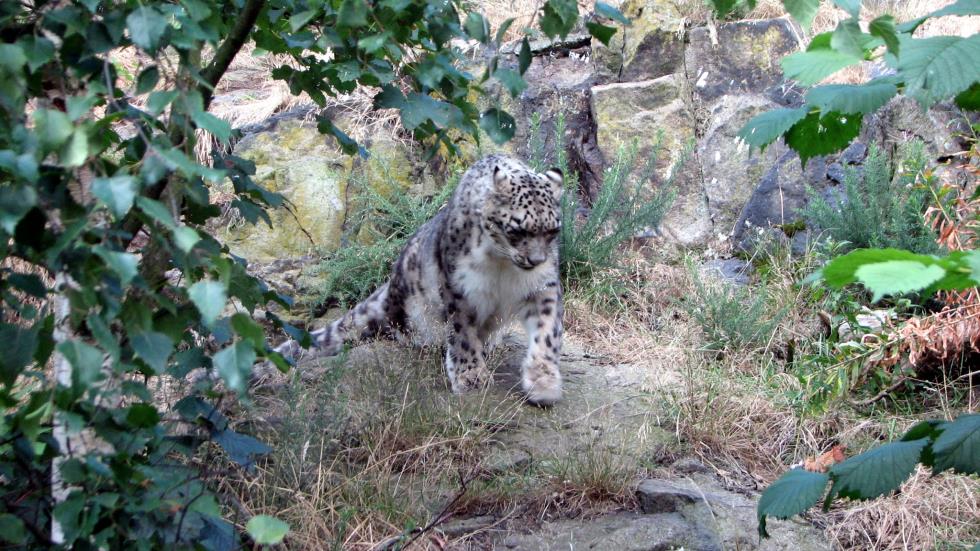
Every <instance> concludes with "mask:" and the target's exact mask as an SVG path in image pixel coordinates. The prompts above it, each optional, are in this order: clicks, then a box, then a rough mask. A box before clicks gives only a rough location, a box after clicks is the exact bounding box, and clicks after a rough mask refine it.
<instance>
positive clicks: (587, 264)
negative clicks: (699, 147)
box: [531, 113, 693, 288]
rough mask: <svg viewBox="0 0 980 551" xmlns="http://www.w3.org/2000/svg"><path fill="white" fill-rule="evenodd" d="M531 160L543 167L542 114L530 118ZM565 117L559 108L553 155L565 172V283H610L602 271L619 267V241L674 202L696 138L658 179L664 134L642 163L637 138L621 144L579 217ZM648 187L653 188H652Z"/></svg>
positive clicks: (645, 227)
mask: <svg viewBox="0 0 980 551" xmlns="http://www.w3.org/2000/svg"><path fill="white" fill-rule="evenodd" d="M531 135H532V141H531V154H532V159H531V165H532V166H533V167H535V168H538V169H542V168H544V167H543V162H542V156H543V146H542V145H541V140H540V139H539V138H538V136H539V135H540V119H539V118H537V117H535V119H533V120H532V121H531ZM564 135H565V116H564V114H561V113H559V115H558V117H557V120H556V122H555V136H556V139H555V143H556V144H558V147H557V151H556V152H555V159H556V163H557V165H558V168H559V169H561V171H562V173H564V174H565V194H564V195H563V196H562V204H561V220H562V231H561V235H560V237H559V251H560V252H559V254H560V256H561V274H562V282H563V284H564V285H565V287H566V288H570V287H573V286H575V287H580V288H581V287H587V286H588V285H591V284H600V285H601V284H602V283H603V282H608V281H607V279H608V278H604V277H603V274H604V273H605V272H607V271H608V270H610V269H612V270H616V269H617V268H618V267H619V263H618V261H617V258H616V257H617V254H618V252H619V246H620V245H621V244H622V243H623V242H624V241H626V240H627V239H630V238H631V237H634V236H636V235H638V234H640V233H641V232H643V231H645V230H648V229H650V228H655V227H657V226H658V225H659V224H660V221H661V220H662V219H663V217H664V214H666V212H667V209H669V208H670V205H671V204H672V203H673V201H674V197H675V196H676V190H675V189H674V185H673V184H674V178H675V177H676V175H677V174H678V173H680V170H681V168H682V166H683V164H684V163H685V162H686V161H687V159H688V157H689V156H690V152H691V149H692V146H693V142H692V143H691V144H688V146H687V147H686V148H685V149H684V150H683V151H682V154H681V155H680V156H679V158H678V159H677V160H676V161H675V163H674V164H673V166H672V167H671V169H670V175H669V176H668V177H667V178H665V179H663V181H661V182H657V184H658V185H656V186H649V184H650V183H651V182H656V180H657V176H656V173H655V171H656V168H657V163H658V161H659V159H660V152H661V146H662V142H663V133H662V132H661V133H660V134H658V136H657V140H656V142H655V144H654V146H653V149H652V150H651V151H650V152H649V153H648V154H647V155H648V158H647V161H646V162H645V163H643V164H642V166H639V167H638V165H637V157H638V153H639V147H638V145H637V143H636V142H635V141H634V142H633V143H631V144H629V145H623V146H621V147H620V148H619V150H618V151H617V153H616V160H615V161H613V164H612V165H611V166H609V167H608V168H606V170H605V172H604V173H603V184H602V187H601V188H600V190H599V193H598V196H597V197H596V198H595V201H593V203H592V206H591V208H589V209H588V211H587V215H586V217H585V219H584V221H583V220H581V212H582V204H581V201H580V198H579V180H578V176H577V175H576V174H573V173H571V172H570V171H569V170H568V156H567V154H566V153H565V148H564V146H563V143H564V142H563V138H564ZM637 169H639V170H637ZM649 187H653V188H654V189H653V190H650V189H649Z"/></svg>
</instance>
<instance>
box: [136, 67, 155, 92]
mask: <svg viewBox="0 0 980 551" xmlns="http://www.w3.org/2000/svg"><path fill="white" fill-rule="evenodd" d="M158 82H160V69H158V68H157V66H156V65H150V66H149V67H147V68H146V69H143V71H142V72H140V76H139V77H138V78H137V79H136V93H137V94H148V93H150V92H152V91H153V89H154V88H156V86H157V83H158Z"/></svg>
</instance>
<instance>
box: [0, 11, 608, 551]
mask: <svg viewBox="0 0 980 551" xmlns="http://www.w3.org/2000/svg"><path fill="white" fill-rule="evenodd" d="M458 6H459V4H458V3H456V2H449V1H447V2H425V1H422V0H405V1H398V2H394V1H383V2H370V3H369V2H366V1H364V0H334V1H332V2H325V3H302V2H293V1H292V0H244V1H235V2H229V1H224V0H180V1H175V2H161V1H148V2H124V3H108V2H103V1H101V0H87V1H84V2H77V3H73V2H69V3H50V2H40V3H38V2H21V3H16V2H15V3H10V2H7V3H4V4H3V5H2V7H0V34H2V36H3V42H2V43H0V243H3V245H2V249H3V255H4V262H3V265H2V268H0V269H2V272H0V294H2V300H3V302H2V320H3V321H2V325H0V336H2V339H3V341H2V344H3V346H4V348H5V349H6V350H7V351H8V353H7V354H5V355H4V359H3V361H2V369H0V403H2V405H3V408H4V416H3V420H2V427H3V438H2V439H0V475H2V477H3V479H4V480H5V481H6V486H5V491H4V494H3V497H2V498H0V523H2V526H3V527H4V529H3V530H0V539H2V540H4V541H5V542H6V543H10V544H17V545H24V546H27V547H40V546H46V545H50V544H57V545H63V546H65V547H96V548H123V547H125V548H129V547H133V546H135V547H137V548H151V547H184V546H190V545H195V546H199V547H202V548H205V549H228V548H234V547H236V546H237V545H238V540H239V536H238V534H237V532H236V531H235V530H234V528H233V525H232V524H231V523H229V522H227V521H226V520H224V519H223V518H222V512H221V507H220V506H219V504H218V503H217V501H216V499H215V497H214V495H213V494H212V493H211V492H210V491H209V490H208V489H207V483H208V482H210V479H211V477H212V476H213V475H214V473H215V472H216V471H217V469H216V468H215V466H216V465H218V463H216V462H215V458H214V457H213V456H211V455H210V454H213V453H214V450H217V449H220V450H222V453H223V454H224V455H225V456H226V457H227V458H228V459H230V460H232V461H234V462H236V463H239V464H241V465H242V467H243V468H249V467H250V466H251V465H252V464H253V463H254V462H255V460H256V459H257V457H259V456H261V455H263V454H264V453H266V452H267V451H268V448H267V447H266V446H265V445H264V444H262V443H261V442H259V441H258V440H256V439H254V438H252V437H251V436H248V435H244V434H239V433H237V432H235V431H233V430H232V429H231V428H230V427H229V424H228V421H227V420H226V419H225V418H224V417H223V416H222V415H221V413H220V412H219V411H218V407H217V406H218V403H217V402H216V400H220V399H222V398H223V396H224V395H222V394H221V393H220V392H218V391H217V390H218V389H215V388H212V386H213V385H212V383H211V379H210V378H208V377H202V378H199V379H198V380H197V383H195V384H190V383H187V384H186V386H187V387H190V390H189V391H188V390H185V387H182V386H181V385H180V384H179V382H180V381H182V380H183V379H184V378H185V376H186V375H187V374H188V373H189V372H190V371H192V370H194V369H205V370H208V369H211V368H212V367H214V368H215V371H216V373H217V375H218V376H219V377H220V379H221V381H223V383H224V386H225V389H226V390H232V391H237V392H235V393H234V394H237V395H238V396H240V397H241V396H244V395H245V390H246V386H247V385H246V382H247V381H248V378H249V376H250V373H251V364H252V362H253V361H254V360H256V359H260V358H261V359H267V360H271V361H272V362H273V363H275V364H276V365H277V366H279V367H280V368H281V369H287V368H288V364H287V363H286V361H285V360H284V358H282V357H281V356H280V355H278V354H276V353H275V352H273V351H272V350H271V349H270V348H268V347H267V345H266V343H265V339H264V338H263V328H262V326H261V325H259V324H258V323H257V322H256V321H255V320H254V319H253V317H252V316H253V315H254V314H256V313H257V312H259V311H264V310H266V307H267V306H268V303H269V302H277V303H279V304H281V305H284V306H285V305H288V303H289V301H288V299H287V298H286V297H281V296H278V295H277V294H276V293H273V292H271V291H269V290H268V289H267V288H266V287H265V286H264V285H263V284H262V283H261V282H260V281H258V280H256V279H254V278H253V277H252V276H250V275H249V273H248V272H247V265H246V263H245V261H244V260H242V259H240V258H236V257H234V256H232V255H231V254H229V252H228V250H227V248H226V247H225V246H223V245H222V244H221V243H219V242H218V241H216V240H215V239H214V238H213V237H212V236H211V235H210V234H209V233H208V231H207V229H206V224H207V222H208V220H210V219H211V218H213V217H215V216H218V215H219V214H220V211H219V209H218V208H217V207H215V206H214V205H211V204H209V201H208V197H209V190H210V188H211V186H213V185H215V184H218V183H220V182H221V181H223V180H224V179H226V178H228V179H230V180H231V183H232V184H233V189H234V193H235V196H236V197H235V199H234V200H233V202H232V204H233V206H234V207H236V208H237V209H238V211H239V212H241V213H242V215H243V217H244V218H245V219H246V220H247V221H248V222H250V223H257V222H259V221H264V222H266V223H269V220H270V219H269V216H268V215H267V213H266V210H265V209H267V208H275V207H278V206H280V205H282V203H283V198H282V197H281V196H279V195H278V194H275V193H270V192H268V191H266V190H264V189H262V188H261V187H260V186H259V185H258V184H256V183H255V182H254V181H253V180H252V175H253V174H254V171H255V166H254V165H253V164H252V163H250V162H248V161H246V160H244V159H241V158H238V157H235V156H232V155H224V154H218V153H216V154H214V156H213V158H212V159H211V161H212V163H211V165H210V166H208V165H202V164H199V163H198V162H197V161H196V159H195V155H194V146H195V130H196V129H204V130H207V131H208V132H210V133H211V134H212V135H214V136H215V137H216V138H217V139H218V140H219V141H221V142H223V143H224V144H225V145H227V144H228V143H229V142H230V140H231V138H232V137H233V135H234V131H233V130H232V128H231V127H230V126H229V125H228V124H227V123H226V122H224V121H222V120H221V119H218V118H217V117H215V116H213V115H211V114H210V113H209V112H208V107H209V105H210V104H211V100H212V97H213V93H214V89H215V87H216V86H217V85H218V84H219V82H220V80H221V78H222V76H223V74H224V73H225V71H226V70H227V69H228V66H229V65H230V63H231V61H232V60H233V59H234V58H235V56H237V55H238V54H239V51H240V50H241V48H242V46H243V45H244V44H245V43H246V42H247V41H252V42H254V44H255V46H256V49H257V51H259V52H266V53H268V52H271V53H274V54H279V55H281V56H283V57H284V58H287V59H288V62H287V63H284V64H283V65H281V66H280V67H278V68H276V69H275V70H274V73H273V76H274V78H276V79H279V80H283V81H285V82H287V83H288V84H289V87H290V90H291V91H292V92H293V93H294V94H299V93H301V92H305V93H306V94H308V95H309V97H310V98H311V99H312V100H313V101H314V102H316V103H317V104H319V105H321V106H322V105H324V104H325V103H326V101H327V97H328V96H336V95H338V94H344V93H347V92H350V91H352V90H354V89H355V88H356V87H358V86H366V87H374V88H375V89H376V90H378V93H377V94H376V96H375V106H376V107H379V108H381V107H395V108H398V109H399V110H400V114H401V120H402V123H403V125H404V126H405V128H406V129H407V130H408V131H410V132H411V133H412V134H413V136H414V137H415V138H417V139H418V140H420V141H425V142H428V143H430V144H431V145H433V146H435V145H438V144H440V143H441V144H444V145H445V146H447V147H449V149H451V150H452V149H454V146H453V145H452V141H451V140H450V139H449V133H450V131H452V130H461V131H463V132H467V133H469V134H471V135H473V136H477V137H478V135H479V134H478V133H479V130H478V121H480V120H481V118H480V113H479V112H478V110H477V109H476V107H475V104H474V103H473V101H472V100H471V94H470V92H471V90H472V89H473V88H474V86H473V84H474V82H473V80H474V79H473V77H472V76H471V75H469V74H468V73H466V72H463V71H461V70H459V69H458V68H457V65H456V63H455V62H456V61H457V56H458V55H459V54H458V51H457V50H456V49H453V48H452V47H451V46H450V43H451V41H453V40H457V39H463V40H466V39H470V38H472V39H476V40H480V41H482V42H485V43H489V42H491V39H490V38H489V37H490V34H489V30H490V29H489V26H487V25H485V24H483V25H479V24H465V25H464V24H462V23H461V21H460V18H459V13H458ZM606 10H607V11H606V13H607V14H610V13H613V14H615V13H618V12H615V11H609V10H611V8H608V7H607V8H606ZM577 15H578V8H577V4H576V3H575V1H574V0H547V2H545V3H544V6H543V8H542V16H541V18H540V20H539V21H540V26H541V27H542V30H543V31H544V32H545V34H546V35H548V36H556V35H564V34H566V33H567V32H568V31H569V30H570V29H571V27H572V25H573V24H574V22H575V20H576V19H577ZM479 19H480V18H479V17H478V16H470V17H468V18H467V23H469V22H470V21H471V20H475V21H477V23H479ZM505 26H506V24H505ZM607 32H608V31H603V33H607ZM502 34H503V33H501V32H499V30H498V33H497V36H496V37H495V39H494V41H495V42H497V43H499V41H500V39H501V37H502ZM498 45H499V44H498ZM122 50H128V51H137V52H138V55H137V56H135V57H136V59H138V60H139V62H140V63H141V66H140V67H139V69H138V70H137V71H135V73H134V74H135V75H136V77H135V79H133V78H127V79H120V78H119V77H120V75H119V73H118V70H117V68H116V67H115V65H114V64H113V63H112V61H111V57H112V56H113V55H116V54H117V53H118V52H120V51H122ZM495 51H496V50H495ZM498 62H499V58H497V57H493V58H492V59H490V60H489V63H488V69H487V72H486V75H485V77H484V79H483V80H486V79H488V78H498V80H501V81H502V82H504V83H505V84H509V85H510V86H511V87H512V88H515V89H516V88H517V87H519V83H517V80H518V78H515V77H514V75H512V74H509V73H498V72H497V71H496V69H497V64H498ZM526 68H527V64H526V63H520V65H519V67H518V69H519V73H521V72H523V70H526ZM491 69H493V70H491ZM501 77H503V78H501ZM127 81H128V83H127ZM497 120H498V121H500V120H505V118H504V117H503V116H499V117H497ZM318 123H319V124H318V128H319V130H320V131H321V132H323V133H326V134H330V135H331V136H333V137H334V138H335V139H336V140H337V142H338V144H339V145H340V147H341V148H343V149H344V151H346V152H348V153H356V152H361V153H362V154H363V153H364V151H363V149H361V148H360V147H359V146H358V144H357V143H355V142H354V140H352V139H351V138H350V137H349V136H347V134H346V133H344V132H343V130H342V129H340V128H338V127H337V126H335V125H334V124H333V122H332V121H330V120H329V118H327V117H325V116H320V118H319V119H318ZM499 126H500V125H499V124H498V125H497V127H499ZM483 127H484V128H488V125H487V124H484V125H483ZM489 128H491V129H493V128H494V126H492V125H490V126H489ZM493 137H494V138H496V139H497V140H502V139H506V138H507V137H508V134H507V132H505V131H501V132H499V133H498V135H496V136H493ZM267 320H268V321H269V322H271V323H272V324H274V325H276V326H279V327H281V328H283V329H285V330H286V331H287V332H289V333H290V335H291V336H293V337H294V338H298V339H300V340H301V341H304V342H308V336H306V335H304V334H303V333H302V332H300V331H297V330H296V329H295V328H292V327H291V326H289V325H287V324H284V323H282V322H281V321H280V320H279V319H278V318H277V317H276V316H275V315H273V314H267ZM174 382H177V383H178V384H174ZM162 388H167V389H171V388H172V389H173V390H174V391H176V392H179V393H180V394H179V395H177V396H171V398H173V401H174V404H173V405H172V406H168V405H167V404H166V403H163V402H162V401H160V400H159V399H158V398H159V396H158V395H156V394H155V393H154V391H156V390H157V389H162ZM168 392H169V390H168ZM184 393H187V395H186V396H185V395H183V394H184ZM233 398H234V397H233V396H229V397H228V398H227V400H229V401H233ZM205 442H210V443H211V445H208V446H202V444H204V443H205ZM202 454H204V455H205V456H206V457H200V456H201V455H202ZM195 458H197V459H200V462H198V461H197V460H196V459H195ZM52 480H53V483H52ZM261 523H262V521H258V522H257V524H261ZM266 528H269V526H266ZM271 528H277V527H276V526H272V527H271ZM281 528H282V527H281V526H280V527H278V530H273V532H272V533H270V532H269V531H268V530H265V531H260V532H261V534H259V533H256V532H255V530H254V529H253V530H250V532H251V533H253V535H255V537H256V538H257V539H262V540H263V541H265V540H268V541H274V540H277V538H278V537H279V535H277V534H278V533H279V532H282V529H281Z"/></svg>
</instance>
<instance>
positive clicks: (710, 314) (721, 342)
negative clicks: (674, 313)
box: [680, 266, 788, 352]
mask: <svg viewBox="0 0 980 551" xmlns="http://www.w3.org/2000/svg"><path fill="white" fill-rule="evenodd" d="M688 272H689V273H690V277H691V284H692V285H693V286H694V289H693V292H692V293H691V294H690V295H689V296H687V297H685V300H684V301H682V302H680V306H681V308H683V309H684V311H685V312H687V315H688V316H690V317H691V319H693V320H695V321H696V322H697V323H698V325H699V326H700V327H701V330H702V331H703V333H704V337H705V339H706V341H707V342H706V348H707V349H708V350H713V351H719V352H720V351H724V350H748V349H753V348H760V347H764V346H766V345H767V344H768V342H769V339H770V338H771V337H772V334H773V332H774V331H775V330H776V327H777V326H778V325H779V322H780V321H781V320H782V318H783V316H785V315H786V312H787V311H788V309H787V308H781V309H777V310H773V305H772V301H771V300H770V298H769V296H767V294H766V287H765V285H763V286H761V287H760V288H759V289H757V290H755V291H752V290H750V289H749V288H748V287H747V286H739V285H734V284H728V283H724V282H719V281H713V280H710V279H709V280H708V281H706V278H705V277H704V276H703V275H702V274H700V273H699V272H698V269H697V268H696V267H694V266H688Z"/></svg>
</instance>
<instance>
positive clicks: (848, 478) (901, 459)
mask: <svg viewBox="0 0 980 551" xmlns="http://www.w3.org/2000/svg"><path fill="white" fill-rule="evenodd" d="M928 443H929V439H927V438H922V439H920V440H912V441H908V442H901V441H899V442H891V443H888V444H885V445H883V446H879V447H877V448H874V449H872V450H869V451H866V452H864V453H862V454H859V455H855V456H854V457H850V458H848V459H846V460H844V461H843V462H841V463H838V464H836V465H834V466H833V467H831V468H830V478H831V479H832V480H833V481H834V483H833V486H831V488H830V493H829V494H827V500H826V501H825V503H830V500H832V499H833V498H836V497H846V498H849V499H872V498H875V497H878V496H881V495H885V494H888V493H890V492H892V491H894V490H897V489H898V487H899V486H901V484H902V482H905V480H906V479H907V478H908V477H909V475H911V474H912V471H913V469H915V466H916V464H918V463H919V456H920V454H921V452H922V449H923V448H925V446H926V444H928Z"/></svg>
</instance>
